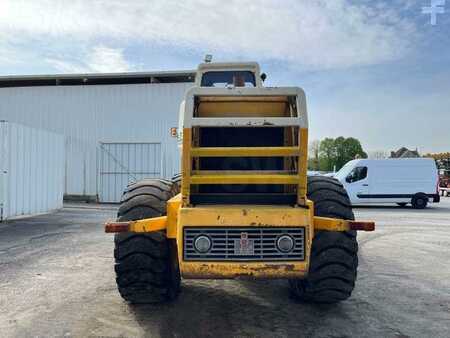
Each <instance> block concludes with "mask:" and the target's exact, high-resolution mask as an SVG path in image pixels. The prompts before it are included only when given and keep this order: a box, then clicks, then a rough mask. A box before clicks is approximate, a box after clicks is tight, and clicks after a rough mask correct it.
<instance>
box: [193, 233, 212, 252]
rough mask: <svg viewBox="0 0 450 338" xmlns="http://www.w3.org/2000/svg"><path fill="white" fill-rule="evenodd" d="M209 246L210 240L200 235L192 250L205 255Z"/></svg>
mask: <svg viewBox="0 0 450 338" xmlns="http://www.w3.org/2000/svg"><path fill="white" fill-rule="evenodd" d="M211 244H212V243H211V239H210V238H209V237H208V236H205V235H200V236H198V237H197V238H196V239H195V240H194V248H195V250H197V252H199V253H207V252H208V251H209V250H210V249H211Z"/></svg>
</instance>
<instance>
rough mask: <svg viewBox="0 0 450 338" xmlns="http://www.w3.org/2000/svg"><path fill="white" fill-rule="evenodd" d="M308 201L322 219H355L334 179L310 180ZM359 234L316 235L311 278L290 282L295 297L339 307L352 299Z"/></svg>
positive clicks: (341, 189) (323, 232)
mask: <svg viewBox="0 0 450 338" xmlns="http://www.w3.org/2000/svg"><path fill="white" fill-rule="evenodd" d="M308 198H309V199H311V200H312V201H314V209H315V210H314V214H315V215H316V216H322V217H332V218H341V219H350V220H353V219H354V215H353V212H352V209H351V204H350V200H349V197H348V195H347V192H346V191H345V189H344V187H343V186H342V184H341V183H340V182H339V181H337V180H336V179H334V178H331V177H324V176H312V177H308ZM357 253H358V243H357V242H356V232H355V231H347V232H332V231H318V232H316V234H315V236H314V239H313V244H312V250H311V260H310V269H309V275H308V277H307V278H306V279H303V280H291V281H290V285H291V290H292V293H293V295H294V296H295V297H296V298H298V299H300V300H302V301H306V302H315V303H336V302H339V301H342V300H345V299H347V298H348V297H350V295H351V293H352V291H353V288H354V286H355V281H356V276H357V266H358V256H357Z"/></svg>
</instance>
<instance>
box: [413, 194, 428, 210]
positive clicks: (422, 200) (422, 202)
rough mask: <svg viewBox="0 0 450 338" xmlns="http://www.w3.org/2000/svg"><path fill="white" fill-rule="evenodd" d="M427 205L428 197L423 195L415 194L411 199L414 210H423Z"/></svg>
mask: <svg viewBox="0 0 450 338" xmlns="http://www.w3.org/2000/svg"><path fill="white" fill-rule="evenodd" d="M427 204H428V196H427V195H425V194H424V193H417V194H415V195H414V196H413V197H412V199H411V205H412V207H413V208H414V209H425V208H426V207H427Z"/></svg>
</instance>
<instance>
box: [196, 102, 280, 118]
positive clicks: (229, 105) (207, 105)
mask: <svg viewBox="0 0 450 338" xmlns="http://www.w3.org/2000/svg"><path fill="white" fill-rule="evenodd" d="M287 116H289V109H288V103H287V102H270V101H266V102H261V101H260V102H251V101H247V102H246V101H234V102H233V101H222V102H200V104H199V106H198V116H196V117H287Z"/></svg>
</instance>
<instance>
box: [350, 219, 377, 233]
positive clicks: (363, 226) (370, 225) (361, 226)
mask: <svg viewBox="0 0 450 338" xmlns="http://www.w3.org/2000/svg"><path fill="white" fill-rule="evenodd" d="M348 225H349V228H350V230H362V231H374V230H375V222H370V221H348Z"/></svg>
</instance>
